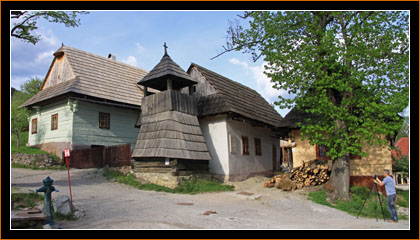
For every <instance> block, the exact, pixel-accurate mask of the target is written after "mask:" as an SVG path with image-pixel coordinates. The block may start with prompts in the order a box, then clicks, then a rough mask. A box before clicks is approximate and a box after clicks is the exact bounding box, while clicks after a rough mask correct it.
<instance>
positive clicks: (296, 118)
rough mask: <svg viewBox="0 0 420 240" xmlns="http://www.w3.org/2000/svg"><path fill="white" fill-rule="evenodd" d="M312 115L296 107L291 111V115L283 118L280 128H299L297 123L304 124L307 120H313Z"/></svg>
mask: <svg viewBox="0 0 420 240" xmlns="http://www.w3.org/2000/svg"><path fill="white" fill-rule="evenodd" d="M312 117H313V116H311V114H309V113H305V112H304V111H299V110H297V108H296V107H294V108H293V109H292V110H290V112H289V113H287V114H286V116H285V117H284V118H283V120H282V121H280V123H279V127H281V128H299V127H298V125H297V123H298V122H303V121H305V119H307V118H312Z"/></svg>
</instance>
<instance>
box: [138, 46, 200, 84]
mask: <svg viewBox="0 0 420 240" xmlns="http://www.w3.org/2000/svg"><path fill="white" fill-rule="evenodd" d="M167 79H172V86H173V89H180V88H183V87H186V86H190V85H193V84H196V83H197V81H195V80H194V79H192V78H191V77H190V76H189V75H188V74H187V73H185V72H184V70H182V68H181V67H180V66H179V65H178V64H176V63H175V62H174V61H173V60H172V59H171V57H169V55H168V54H165V55H163V57H162V59H161V60H160V62H159V63H158V64H157V65H156V66H155V67H154V68H153V69H152V70H151V71H150V72H149V73H148V74H147V75H146V76H145V77H144V78H142V79H141V80H140V81H139V82H138V84H140V85H143V86H146V87H151V88H153V89H157V90H159V91H163V90H166V80H167Z"/></svg>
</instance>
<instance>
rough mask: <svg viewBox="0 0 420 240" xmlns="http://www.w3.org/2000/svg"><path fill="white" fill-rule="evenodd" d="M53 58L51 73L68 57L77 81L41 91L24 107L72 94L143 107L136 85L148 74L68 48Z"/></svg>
mask: <svg viewBox="0 0 420 240" xmlns="http://www.w3.org/2000/svg"><path fill="white" fill-rule="evenodd" d="M54 56H55V58H54V60H53V63H52V64H51V67H50V70H51V68H52V67H53V64H54V62H55V60H56V59H57V58H61V57H62V56H65V57H66V58H67V60H68V63H69V65H70V67H71V70H72V72H73V73H74V75H75V76H76V77H75V78H74V79H70V80H67V81H64V82H61V83H58V84H56V85H53V86H51V87H47V88H45V89H43V90H41V91H40V92H39V93H37V94H36V95H35V96H33V97H32V98H30V99H29V100H27V101H26V102H25V103H24V104H22V105H21V106H22V107H26V106H30V105H34V104H37V103H39V102H42V101H45V100H48V99H51V98H54V97H57V96H59V95H62V94H65V93H69V92H74V93H78V94H83V95H87V96H91V97H96V98H101V99H105V100H110V101H115V102H120V103H124V104H131V105H137V106H140V105H141V101H142V99H143V90H142V89H141V87H140V86H139V85H137V82H138V80H139V79H141V78H143V77H144V76H146V74H147V71H145V70H143V69H140V68H137V67H134V66H131V65H128V64H125V63H122V62H118V61H116V60H113V59H109V58H105V57H102V56H99V55H95V54H92V53H88V52H86V51H83V50H80V49H77V48H72V47H68V46H63V47H61V48H60V49H58V50H57V51H56V52H55V53H54ZM47 76H48V74H47ZM45 79H47V77H46V78H45ZM44 81H45V80H44Z"/></svg>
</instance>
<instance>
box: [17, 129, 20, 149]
mask: <svg viewBox="0 0 420 240" xmlns="http://www.w3.org/2000/svg"><path fill="white" fill-rule="evenodd" d="M16 135H17V141H16V144H17V146H16V147H17V150H19V147H20V131H17V134H16Z"/></svg>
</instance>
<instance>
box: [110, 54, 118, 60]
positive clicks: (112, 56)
mask: <svg viewBox="0 0 420 240" xmlns="http://www.w3.org/2000/svg"><path fill="white" fill-rule="evenodd" d="M108 59H112V60H114V61H116V60H117V56H115V55H112V53H110V54H108Z"/></svg>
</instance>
